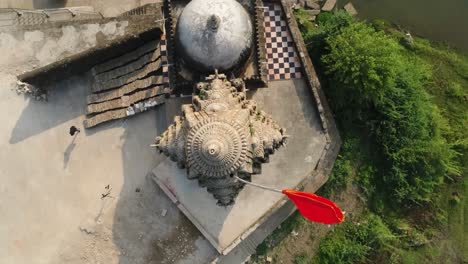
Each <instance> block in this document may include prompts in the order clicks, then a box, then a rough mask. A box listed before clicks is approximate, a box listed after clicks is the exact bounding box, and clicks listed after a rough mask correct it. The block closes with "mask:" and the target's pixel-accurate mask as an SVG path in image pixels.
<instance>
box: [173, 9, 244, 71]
mask: <svg viewBox="0 0 468 264" xmlns="http://www.w3.org/2000/svg"><path fill="white" fill-rule="evenodd" d="M175 42H176V46H177V50H178V52H179V54H180V55H181V56H182V58H183V59H184V61H185V62H186V63H187V64H188V65H189V66H190V67H192V68H193V69H196V70H198V71H201V72H213V71H214V70H215V69H217V70H219V71H227V70H231V69H233V68H235V67H236V66H241V65H242V64H243V63H244V62H245V60H246V59H247V58H248V57H249V55H250V53H251V50H252V46H253V28H252V22H251V20H250V16H249V14H248V13H247V11H246V10H245V8H244V7H243V6H242V5H241V4H240V3H238V2H237V1H236V0H192V1H190V2H189V3H188V4H187V6H185V8H184V10H183V11H182V13H181V15H180V17H179V20H178V23H177V28H176V40H175Z"/></svg>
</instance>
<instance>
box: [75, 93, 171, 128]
mask: <svg viewBox="0 0 468 264" xmlns="http://www.w3.org/2000/svg"><path fill="white" fill-rule="evenodd" d="M165 98H166V97H165V96H164V95H162V96H156V97H153V98H150V99H148V100H145V101H143V102H139V103H137V104H135V105H133V106H131V107H127V108H121V109H116V110H110V111H107V112H104V113H100V114H97V115H94V116H91V117H88V118H87V119H86V120H85V121H84V122H83V125H84V127H85V128H91V127H94V126H97V125H99V124H102V123H105V122H108V121H111V120H116V119H121V118H124V117H127V116H132V115H135V114H137V113H140V112H144V111H147V110H149V109H151V108H153V107H156V106H158V105H161V104H164V102H165V100H166V99H165Z"/></svg>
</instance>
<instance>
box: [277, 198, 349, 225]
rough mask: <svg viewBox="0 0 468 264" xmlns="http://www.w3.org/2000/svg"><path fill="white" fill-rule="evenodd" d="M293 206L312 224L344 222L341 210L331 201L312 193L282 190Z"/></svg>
mask: <svg viewBox="0 0 468 264" xmlns="http://www.w3.org/2000/svg"><path fill="white" fill-rule="evenodd" d="M282 193H284V194H286V195H287V196H288V198H289V199H291V200H292V201H293V202H294V204H296V206H297V209H298V210H299V212H300V213H301V214H302V215H303V216H304V217H305V218H307V219H309V220H310V221H312V222H319V223H323V224H338V223H341V222H343V221H344V215H343V212H342V211H341V209H340V208H339V207H338V206H337V205H336V204H335V203H333V202H332V201H330V200H328V199H325V198H323V197H320V196H318V195H315V194H313V193H305V192H298V191H294V190H282Z"/></svg>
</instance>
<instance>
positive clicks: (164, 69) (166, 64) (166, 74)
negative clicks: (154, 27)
mask: <svg viewBox="0 0 468 264" xmlns="http://www.w3.org/2000/svg"><path fill="white" fill-rule="evenodd" d="M161 62H162V65H163V67H162V72H163V82H164V86H166V87H168V86H169V62H168V58H167V40H166V35H162V36H161Z"/></svg>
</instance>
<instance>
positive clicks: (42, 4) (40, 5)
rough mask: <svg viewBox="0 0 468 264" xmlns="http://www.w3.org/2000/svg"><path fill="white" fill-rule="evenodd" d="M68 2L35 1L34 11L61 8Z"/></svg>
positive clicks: (52, 0) (59, 0) (57, 0)
mask: <svg viewBox="0 0 468 264" xmlns="http://www.w3.org/2000/svg"><path fill="white" fill-rule="evenodd" d="M67 2H68V1H67V0H33V7H34V9H47V8H60V7H64V6H65V5H66V4H67Z"/></svg>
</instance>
